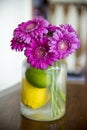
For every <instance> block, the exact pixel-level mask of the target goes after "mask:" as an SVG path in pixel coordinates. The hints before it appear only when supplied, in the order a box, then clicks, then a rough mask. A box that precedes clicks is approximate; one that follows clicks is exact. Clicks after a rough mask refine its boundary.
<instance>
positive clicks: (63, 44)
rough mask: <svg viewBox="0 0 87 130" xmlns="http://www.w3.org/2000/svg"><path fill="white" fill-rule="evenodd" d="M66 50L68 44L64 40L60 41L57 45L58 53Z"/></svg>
mask: <svg viewBox="0 0 87 130" xmlns="http://www.w3.org/2000/svg"><path fill="white" fill-rule="evenodd" d="M67 49H68V42H67V41H65V40H62V41H60V42H59V43H58V50H59V51H66V50H67Z"/></svg>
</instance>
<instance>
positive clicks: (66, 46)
mask: <svg viewBox="0 0 87 130" xmlns="http://www.w3.org/2000/svg"><path fill="white" fill-rule="evenodd" d="M52 39H53V40H52V41H50V42H49V46H50V52H54V53H55V54H56V55H57V56H58V59H64V58H66V56H68V55H69V54H71V53H73V52H74V51H75V50H76V49H78V48H79V47H80V40H79V38H78V35H77V33H76V32H75V30H74V29H73V28H72V26H71V25H68V24H67V25H61V26H60V27H59V28H58V29H57V30H56V31H55V33H54V35H53V38H52Z"/></svg>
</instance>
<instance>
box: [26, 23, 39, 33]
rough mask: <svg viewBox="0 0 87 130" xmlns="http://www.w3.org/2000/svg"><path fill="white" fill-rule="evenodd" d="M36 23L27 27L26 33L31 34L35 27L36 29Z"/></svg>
mask: <svg viewBox="0 0 87 130" xmlns="http://www.w3.org/2000/svg"><path fill="white" fill-rule="evenodd" d="M36 25H37V24H36V23H30V24H29V25H27V27H26V31H27V32H29V31H32V30H33V29H34V28H35V27H36Z"/></svg>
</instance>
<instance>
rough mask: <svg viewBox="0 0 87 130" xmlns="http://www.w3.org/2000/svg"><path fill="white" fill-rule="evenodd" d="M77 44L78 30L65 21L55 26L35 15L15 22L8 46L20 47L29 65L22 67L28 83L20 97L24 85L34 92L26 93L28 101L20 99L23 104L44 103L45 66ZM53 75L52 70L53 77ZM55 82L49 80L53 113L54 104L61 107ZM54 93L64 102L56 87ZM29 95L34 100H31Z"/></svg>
mask: <svg viewBox="0 0 87 130" xmlns="http://www.w3.org/2000/svg"><path fill="white" fill-rule="evenodd" d="M79 47H80V40H79V37H78V34H77V33H76V31H75V30H74V28H73V27H72V26H71V25H69V24H65V25H63V24H61V25H60V26H58V27H57V26H54V25H52V24H50V23H49V22H48V21H47V20H45V19H44V18H42V17H36V18H34V19H33V20H29V21H27V22H22V23H21V24H19V25H18V27H17V28H16V29H15V30H14V32H13V38H12V40H11V48H12V49H14V50H16V51H24V55H25V56H26V58H27V63H29V65H30V66H31V68H28V69H27V70H26V74H25V75H26V79H27V81H28V83H27V81H26V86H28V87H27V89H26V92H25V94H23V97H25V95H27V92H28V89H29V91H30V90H32V91H30V92H31V93H32V95H33V93H34V95H33V96H29V94H28V95H27V96H26V100H27V102H28V103H26V101H25V100H24V99H22V102H23V103H24V104H25V105H27V106H30V107H31V108H33V109H37V108H40V107H42V106H43V105H44V104H46V102H47V101H46V102H45V101H44V100H45V93H46V88H45V87H46V81H45V78H46V74H45V72H46V70H47V69H48V68H49V67H52V66H54V65H55V63H56V62H58V61H60V60H63V59H65V58H66V57H67V56H68V55H69V54H72V53H74V52H75V50H77V49H78V48H79ZM36 73H37V75H36ZM48 78H49V82H50V76H48ZM54 78H55V73H54V76H53V79H54ZM55 84H56V80H55V83H54V85H53V83H51V85H50V86H51V87H50V93H51V94H50V95H51V101H52V114H53V116H56V115H58V112H59V111H58V109H57V108H58V107H59V109H61V107H60V104H59V100H58V101H57V100H56V96H57V95H56V89H54V87H53V86H57V85H55ZM35 87H36V88H35ZM36 92H37V93H38V92H41V97H42V98H43V99H42V100H41V99H40V98H41V97H40V98H37V96H35V93H36ZM58 93H59V95H60V97H61V99H62V100H63V101H64V102H65V95H64V93H62V91H61V89H60V87H59V89H58ZM53 95H54V96H53ZM31 97H32V98H33V99H34V100H32V101H31ZM48 99H49V98H48ZM48 99H47V100H48ZM37 100H38V101H37ZM35 101H36V102H35ZM37 102H38V104H37ZM35 104H36V105H35ZM56 106H57V107H56ZM55 108H56V109H55Z"/></svg>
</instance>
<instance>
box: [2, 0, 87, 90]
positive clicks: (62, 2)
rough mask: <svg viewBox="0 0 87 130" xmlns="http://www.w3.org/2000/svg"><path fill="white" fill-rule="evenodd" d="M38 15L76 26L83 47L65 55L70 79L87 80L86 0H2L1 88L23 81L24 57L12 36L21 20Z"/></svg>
mask: <svg viewBox="0 0 87 130" xmlns="http://www.w3.org/2000/svg"><path fill="white" fill-rule="evenodd" d="M35 16H42V17H44V18H46V19H47V20H48V21H49V22H50V23H52V24H54V25H57V26H59V25H60V24H66V23H68V24H71V25H72V26H73V27H74V28H75V30H76V31H77V32H78V34H79V37H80V40H81V48H80V49H79V50H78V51H76V52H75V53H74V54H73V55H70V56H69V57H68V58H67V59H66V61H67V65H68V82H71V83H75V82H76V83H83V84H84V83H85V82H87V0H0V91H1V90H3V89H6V88H8V87H11V86H12V85H14V84H16V83H18V82H20V81H21V72H22V66H21V65H22V61H23V59H24V58H25V57H24V55H23V53H21V52H20V53H17V52H15V51H12V50H11V48H10V40H11V38H12V35H13V30H14V28H16V27H17V25H18V24H19V23H21V22H23V21H27V20H29V19H32V18H33V17H35Z"/></svg>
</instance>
